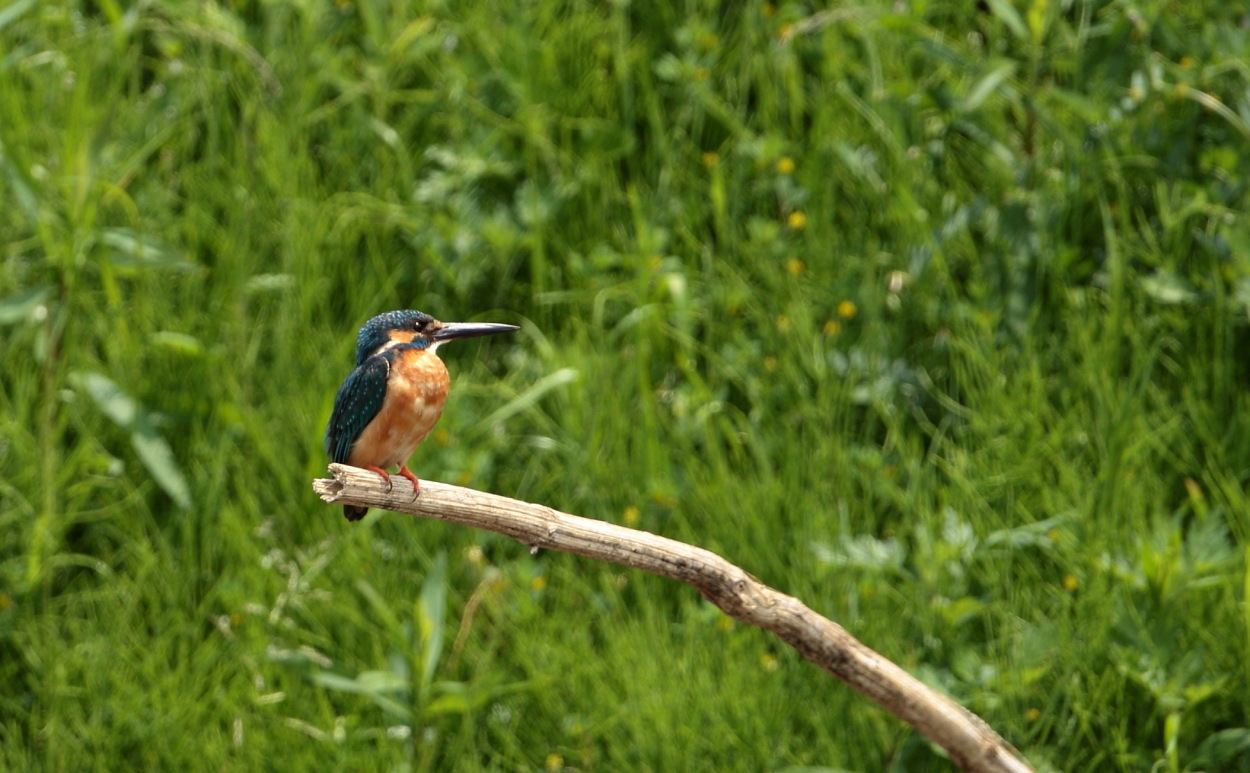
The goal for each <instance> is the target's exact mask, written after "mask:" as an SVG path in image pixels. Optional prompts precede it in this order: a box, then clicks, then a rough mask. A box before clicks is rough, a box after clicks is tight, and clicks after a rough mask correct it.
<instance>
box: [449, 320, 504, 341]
mask: <svg viewBox="0 0 1250 773" xmlns="http://www.w3.org/2000/svg"><path fill="white" fill-rule="evenodd" d="M513 330H520V328H518V327H517V326H516V325H502V324H499V323H498V322H444V323H443V326H442V327H440V328H439V329H438V330H435V331H434V336H433V338H434V340H435V341H438V342H440V343H441V342H443V341H454V340H456V339H457V338H476V337H477V336H489V335H494V334H496V333H509V332H511V331H513Z"/></svg>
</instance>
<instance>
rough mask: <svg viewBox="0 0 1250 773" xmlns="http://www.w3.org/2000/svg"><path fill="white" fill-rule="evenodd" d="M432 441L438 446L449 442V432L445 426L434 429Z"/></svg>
mask: <svg viewBox="0 0 1250 773" xmlns="http://www.w3.org/2000/svg"><path fill="white" fill-rule="evenodd" d="M434 442H435V443H438V444H439V445H440V446H445V445H447V444H448V443H450V442H451V433H450V432H448V431H447V430H446V429H445V428H443V427H439V428H438V429H436V430H434Z"/></svg>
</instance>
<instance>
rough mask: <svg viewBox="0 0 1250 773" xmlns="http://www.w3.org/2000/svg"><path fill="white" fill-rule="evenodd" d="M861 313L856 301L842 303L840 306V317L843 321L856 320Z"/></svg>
mask: <svg viewBox="0 0 1250 773" xmlns="http://www.w3.org/2000/svg"><path fill="white" fill-rule="evenodd" d="M858 313H859V307H858V306H856V305H855V301H850V300H847V301H842V302H841V303H839V304H838V316H839V317H841V318H842V319H854V318H855V315H856V314H858Z"/></svg>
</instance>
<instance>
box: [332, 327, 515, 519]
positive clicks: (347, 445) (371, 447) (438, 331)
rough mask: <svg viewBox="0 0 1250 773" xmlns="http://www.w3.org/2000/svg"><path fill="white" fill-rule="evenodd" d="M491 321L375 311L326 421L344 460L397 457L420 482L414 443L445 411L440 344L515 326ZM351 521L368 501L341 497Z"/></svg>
mask: <svg viewBox="0 0 1250 773" xmlns="http://www.w3.org/2000/svg"><path fill="white" fill-rule="evenodd" d="M517 329H518V328H517V326H516V325H502V324H498V323H494V322H439V321H438V320H437V319H434V318H433V317H431V316H430V315H429V314H426V313H424V312H420V311H412V310H404V311H388V312H386V313H385V314H379V315H378V316H376V317H374V318H372V319H370V320H369V321H368V322H366V323H365V324H364V326H363V327H361V328H360V332H359V333H358V334H357V335H356V368H355V370H353V371H352V372H351V373H349V374H348V376H347V378H346V379H345V380H344V381H343V385H342V386H340V387H339V391H338V394H337V395H335V397H334V413H332V414H331V415H330V423H329V425H327V426H326V437H325V447H326V453H328V454H329V455H330V458H331V459H333V460H334V461H335V462H337V463H339V464H350V465H351V466H353V467H361V468H364V469H366V470H370V471H372V472H376V473H377V474H378V475H381V476H382V480H384V481H386V483H387V484H388V485H389V484H390V483H391V478H390V475H389V474H388V473H387V471H386V469H387V468H388V467H392V466H394V465H399V474H400V475H402V476H403V477H405V478H407V479H408V480H410V481H412V490H413V493H414V494H415V493H416V492H417V491H419V490H420V488H421V484H420V483H419V482H418V481H417V476H416V475H413V474H412V471H411V470H409V469H408V457H410V456H412V452H413V451H415V450H417V446H419V445H421V441H422V440H425V436H426V435H428V434H430V430H431V429H433V428H434V423H435V422H437V421H438V417H439V416H441V415H442V414H443V405H444V404H445V403H446V402H447V390H448V387H449V385H450V380H449V379H448V376H447V366H445V365H443V361H442V360H440V359H439V358H438V354H436V351H437V350H438V347H439V346H440V345H441V344H443V343H445V342H447V341H454V340H456V339H457V338H472V337H474V336H487V335H494V334H496V333H507V332H508V331H511V330H517ZM343 512H344V514H345V515H346V516H347V520H349V521H359V520H360V519H361V518H364V517H365V513H367V512H369V508H367V507H359V506H357V505H344V506H343Z"/></svg>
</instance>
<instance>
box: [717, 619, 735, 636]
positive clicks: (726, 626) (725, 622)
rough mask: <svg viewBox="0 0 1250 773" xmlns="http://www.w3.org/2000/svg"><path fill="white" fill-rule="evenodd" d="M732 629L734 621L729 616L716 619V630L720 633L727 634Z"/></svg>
mask: <svg viewBox="0 0 1250 773" xmlns="http://www.w3.org/2000/svg"><path fill="white" fill-rule="evenodd" d="M733 629H734V619H733V618H732V617H730V616H729V615H721V616H720V617H718V618H716V630H718V631H720V632H722V633H729V632H730V631H732V630H733Z"/></svg>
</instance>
